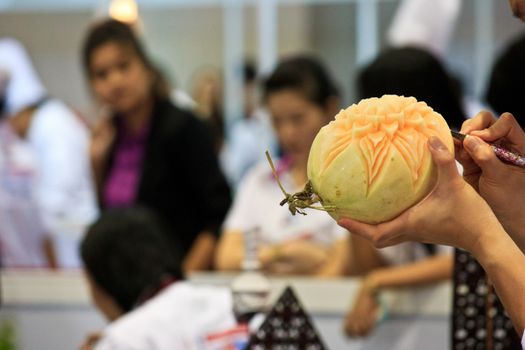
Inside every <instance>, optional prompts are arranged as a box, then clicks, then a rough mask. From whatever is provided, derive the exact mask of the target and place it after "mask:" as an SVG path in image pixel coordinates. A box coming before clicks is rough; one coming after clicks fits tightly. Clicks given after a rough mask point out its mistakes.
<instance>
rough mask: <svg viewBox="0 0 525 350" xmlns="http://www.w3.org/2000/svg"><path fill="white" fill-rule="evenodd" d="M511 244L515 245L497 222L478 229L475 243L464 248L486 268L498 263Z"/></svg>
mask: <svg viewBox="0 0 525 350" xmlns="http://www.w3.org/2000/svg"><path fill="white" fill-rule="evenodd" d="M512 246H514V247H515V244H514V242H513V241H512V239H511V238H510V237H509V235H508V234H507V232H505V230H504V229H503V227H502V226H501V225H499V224H498V225H491V226H486V227H485V228H484V229H483V230H480V232H479V235H478V238H477V239H476V241H475V243H474V244H473V245H472V246H471V247H466V248H467V250H469V251H470V252H471V253H472V255H474V257H475V258H476V260H478V261H479V262H480V263H481V264H482V265H483V267H484V268H485V270H486V269H488V268H489V267H491V266H493V265H495V264H498V263H499V261H501V259H502V257H503V256H504V255H505V254H506V252H508V251H509V248H511V247H512ZM511 250H512V248H511Z"/></svg>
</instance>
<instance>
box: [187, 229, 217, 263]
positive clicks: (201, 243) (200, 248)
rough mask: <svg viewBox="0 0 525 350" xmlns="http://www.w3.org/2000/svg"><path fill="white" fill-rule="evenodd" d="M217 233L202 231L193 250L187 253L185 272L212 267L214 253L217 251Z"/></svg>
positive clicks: (194, 243)
mask: <svg viewBox="0 0 525 350" xmlns="http://www.w3.org/2000/svg"><path fill="white" fill-rule="evenodd" d="M215 242H216V239H215V235H214V234H213V233H211V232H206V231H203V232H201V233H200V234H199V235H198V236H197V238H196V239H195V242H193V246H192V247H191V250H190V251H189V252H188V254H187V255H186V258H185V259H184V263H183V269H184V272H186V273H188V272H191V271H202V270H208V269H210V268H211V266H212V263H213V254H214V251H215Z"/></svg>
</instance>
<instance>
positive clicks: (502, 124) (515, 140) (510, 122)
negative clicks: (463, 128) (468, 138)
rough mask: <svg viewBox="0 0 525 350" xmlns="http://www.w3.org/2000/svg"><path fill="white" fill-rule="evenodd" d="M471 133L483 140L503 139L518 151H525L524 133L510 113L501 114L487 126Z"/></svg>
mask: <svg viewBox="0 0 525 350" xmlns="http://www.w3.org/2000/svg"><path fill="white" fill-rule="evenodd" d="M472 135H475V136H478V137H479V138H481V139H483V140H484V141H485V142H494V141H497V140H500V139H505V141H506V142H508V143H510V144H511V145H513V146H514V147H517V148H518V151H519V152H525V134H524V133H523V129H522V128H521V126H520V124H519V123H518V121H517V120H516V119H515V118H514V116H513V115H512V114H510V113H504V114H502V115H501V117H500V118H499V119H498V120H497V121H496V122H495V123H494V124H493V125H491V126H490V127H489V128H487V129H484V130H476V131H473V132H472Z"/></svg>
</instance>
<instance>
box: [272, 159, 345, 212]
mask: <svg viewBox="0 0 525 350" xmlns="http://www.w3.org/2000/svg"><path fill="white" fill-rule="evenodd" d="M266 159H268V163H269V164H270V168H272V174H273V177H274V178H275V180H276V181H277V184H278V185H279V188H280V189H281V192H282V193H283V194H284V199H283V200H282V201H281V202H280V203H279V205H280V206H281V207H282V206H283V205H285V204H287V203H288V209H289V210H290V213H292V215H295V214H296V213H299V214H301V215H306V212H305V211H304V210H303V209H306V208H309V209H315V210H321V211H327V212H328V211H334V210H336V209H337V208H336V207H335V206H333V205H324V206H323V205H322V203H321V197H319V195H318V194H317V193H315V192H314V189H313V187H312V183H311V182H310V180H308V182H307V183H306V185H305V186H304V189H303V190H302V191H300V192H296V193H294V194H290V193H288V192H286V190H285V189H284V187H283V185H282V183H281V181H280V180H279V175H278V174H277V170H275V166H274V165H273V160H272V157H271V156H270V153H269V152H268V151H266ZM317 203H320V204H321V206H315V205H314V204H317Z"/></svg>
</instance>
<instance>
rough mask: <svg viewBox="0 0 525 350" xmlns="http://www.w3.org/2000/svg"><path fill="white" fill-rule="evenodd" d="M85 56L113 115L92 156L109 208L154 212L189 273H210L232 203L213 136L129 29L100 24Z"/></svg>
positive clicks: (102, 123) (100, 130)
mask: <svg viewBox="0 0 525 350" xmlns="http://www.w3.org/2000/svg"><path fill="white" fill-rule="evenodd" d="M82 55H83V63H84V68H85V72H86V75H87V78H88V81H89V84H90V87H91V90H92V92H93V93H94V95H95V97H96V99H97V101H98V102H99V103H100V104H101V105H102V106H105V107H106V108H108V109H109V112H110V114H111V117H110V118H101V119H100V120H99V122H98V125H97V126H96V127H95V130H94V133H93V137H92V142H91V150H90V152H91V162H92V166H93V171H94V174H95V178H96V180H97V189H98V194H99V202H100V205H101V207H102V208H103V209H107V208H115V207H128V206H132V205H134V204H141V205H144V206H146V207H148V208H151V209H152V210H154V211H156V212H157V213H158V214H159V215H160V216H161V218H162V219H163V220H165V221H166V223H167V225H168V228H169V229H168V231H167V233H168V235H169V242H170V244H171V245H172V247H173V249H174V250H176V249H180V250H182V252H183V254H184V259H185V260H184V270H185V271H191V270H201V269H207V268H209V267H210V266H211V263H212V257H213V254H214V248H215V241H216V239H217V235H218V232H219V227H220V225H221V223H222V222H223V219H224V216H225V215H226V212H227V210H228V208H229V205H230V201H231V200H230V192H229V188H228V185H227V183H226V180H225V179H224V176H223V175H222V173H221V171H220V169H219V166H218V162H217V158H216V156H215V153H214V148H213V142H212V137H211V135H210V132H209V129H208V128H207V127H206V125H205V124H204V123H202V122H201V121H199V120H198V119H197V118H196V117H195V116H194V115H193V114H191V113H190V112H187V111H183V110H181V109H179V108H177V107H175V106H174V105H173V104H172V103H171V102H170V100H169V89H168V88H167V84H166V83H165V80H164V78H163V77H162V76H160V75H159V73H158V70H157V69H155V67H154V66H153V65H152V63H151V61H150V59H149V58H148V56H147V55H146V52H145V50H144V48H143V47H142V44H141V43H140V42H139V40H138V39H137V37H136V36H135V34H134V33H133V31H132V29H131V28H130V27H129V26H128V25H126V24H123V23H121V22H118V21H115V20H106V21H104V22H101V23H98V24H96V25H94V26H93V27H91V28H90V30H89V31H88V33H87V35H86V38H85V40H84V45H83V51H82Z"/></svg>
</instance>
